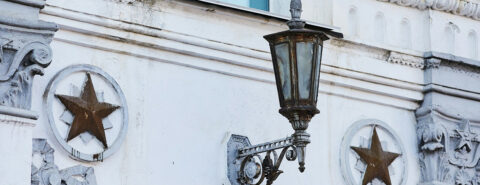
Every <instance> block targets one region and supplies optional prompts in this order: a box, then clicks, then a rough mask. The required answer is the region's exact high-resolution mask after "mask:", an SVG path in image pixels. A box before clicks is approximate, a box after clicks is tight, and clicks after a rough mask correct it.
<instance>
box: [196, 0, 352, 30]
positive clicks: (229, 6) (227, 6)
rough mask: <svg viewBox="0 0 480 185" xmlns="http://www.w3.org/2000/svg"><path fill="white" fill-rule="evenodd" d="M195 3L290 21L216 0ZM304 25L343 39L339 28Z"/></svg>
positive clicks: (200, 0)
mask: <svg viewBox="0 0 480 185" xmlns="http://www.w3.org/2000/svg"><path fill="white" fill-rule="evenodd" d="M195 1H196V2H197V3H200V4H203V5H205V6H207V7H210V8H211V9H212V11H214V10H215V8H225V9H230V10H235V11H239V12H243V13H248V14H252V15H255V16H261V17H266V18H269V19H275V20H278V21H283V22H287V21H288V20H290V17H286V16H283V15H279V14H275V13H271V12H266V11H262V10H257V9H253V8H247V7H242V6H237V5H233V4H229V3H223V2H219V1H216V0H195ZM189 2H190V1H189ZM306 23H307V24H306V25H305V28H306V29H310V30H316V31H322V32H324V33H325V34H327V35H329V36H332V37H336V38H343V34H342V33H340V32H338V31H335V30H339V28H337V27H333V26H328V25H324V24H320V23H315V22H311V21H306Z"/></svg>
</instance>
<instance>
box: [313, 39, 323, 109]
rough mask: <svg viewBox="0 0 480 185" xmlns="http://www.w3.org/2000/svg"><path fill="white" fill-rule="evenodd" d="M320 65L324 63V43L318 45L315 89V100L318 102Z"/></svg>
mask: <svg viewBox="0 0 480 185" xmlns="http://www.w3.org/2000/svg"><path fill="white" fill-rule="evenodd" d="M320 65H322V45H318V51H317V62H316V66H315V89H314V93H315V94H314V96H315V102H317V98H318V86H319V84H318V83H319V81H320Z"/></svg>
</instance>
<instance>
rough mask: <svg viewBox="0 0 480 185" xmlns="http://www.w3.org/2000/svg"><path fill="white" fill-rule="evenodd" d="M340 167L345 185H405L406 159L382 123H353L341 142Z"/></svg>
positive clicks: (401, 146)
mask: <svg viewBox="0 0 480 185" xmlns="http://www.w3.org/2000/svg"><path fill="white" fill-rule="evenodd" d="M340 157H341V158H340V165H341V168H342V169H341V170H342V175H343V178H344V179H345V182H346V184H348V185H367V184H368V185H383V184H386V185H405V183H406V180H407V179H406V177H407V166H406V164H407V157H406V156H405V149H404V147H403V145H402V143H401V142H400V139H399V137H398V136H397V135H396V134H395V133H394V132H393V130H392V129H391V128H390V127H389V126H388V125H387V124H385V123H384V122H382V121H380V120H375V119H367V120H360V121H357V122H355V123H354V124H353V125H352V126H351V127H350V128H349V129H348V131H347V133H346V135H345V136H344V138H343V141H342V145H341V150H340Z"/></svg>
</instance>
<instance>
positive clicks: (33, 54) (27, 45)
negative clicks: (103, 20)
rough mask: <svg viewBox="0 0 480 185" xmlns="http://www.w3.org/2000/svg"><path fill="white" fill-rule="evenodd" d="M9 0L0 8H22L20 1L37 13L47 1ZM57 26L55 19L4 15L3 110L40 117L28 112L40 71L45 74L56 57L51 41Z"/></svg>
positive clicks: (0, 53) (0, 39) (0, 44)
mask: <svg viewBox="0 0 480 185" xmlns="http://www.w3.org/2000/svg"><path fill="white" fill-rule="evenodd" d="M8 1H10V2H12V3H9V4H6V5H2V7H0V11H2V10H8V9H9V8H10V9H11V8H18V6H19V5H20V6H31V7H34V8H32V9H31V10H30V9H27V10H29V11H25V12H22V13H33V14H34V13H35V12H37V13H38V10H39V9H40V8H42V7H43V6H44V5H45V1H43V0H8ZM13 3H15V4H13ZM16 4H17V5H16ZM7 15H8V14H7ZM57 29H58V26H57V25H56V24H55V23H48V22H43V21H40V20H38V19H37V18H31V17H30V18H28V17H27V18H25V19H21V18H12V17H3V16H2V15H0V68H2V69H4V70H2V72H0V106H1V107H0V113H2V114H7V115H15V116H20V117H25V118H31V119H36V117H37V116H36V115H35V114H33V113H30V112H28V110H30V106H31V99H32V83H33V79H34V77H35V76H36V75H43V69H44V68H46V67H47V66H48V65H49V64H50V62H51V61H52V49H51V48H50V46H49V44H50V42H51V40H52V38H53V34H54V33H55V31H56V30H57ZM9 109H10V110H9ZM18 109H23V110H26V111H21V110H18Z"/></svg>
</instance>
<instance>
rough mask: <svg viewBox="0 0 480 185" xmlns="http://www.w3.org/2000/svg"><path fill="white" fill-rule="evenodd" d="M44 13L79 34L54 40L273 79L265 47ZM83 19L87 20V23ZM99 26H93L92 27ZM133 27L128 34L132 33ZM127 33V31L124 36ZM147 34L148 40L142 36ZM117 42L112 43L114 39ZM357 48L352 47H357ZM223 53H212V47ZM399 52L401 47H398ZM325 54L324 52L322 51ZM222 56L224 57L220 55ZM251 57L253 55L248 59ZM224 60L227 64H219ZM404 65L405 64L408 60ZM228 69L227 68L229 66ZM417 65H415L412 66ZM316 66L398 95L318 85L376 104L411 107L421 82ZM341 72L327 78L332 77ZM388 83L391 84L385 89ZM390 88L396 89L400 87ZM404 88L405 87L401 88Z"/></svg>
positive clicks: (348, 45)
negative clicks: (175, 56) (165, 53)
mask: <svg viewBox="0 0 480 185" xmlns="http://www.w3.org/2000/svg"><path fill="white" fill-rule="evenodd" d="M42 13H43V14H44V16H46V17H48V18H49V19H50V20H55V22H57V23H58V24H59V25H60V27H61V29H62V30H66V31H68V32H71V33H69V34H79V35H78V36H79V37H71V36H70V35H69V34H62V35H57V36H56V37H55V38H54V40H55V41H58V42H63V43H68V44H72V45H77V46H82V47H86V48H92V49H95V50H102V51H106V52H111V53H117V54H122V55H129V56H132V57H137V58H142V59H146V60H151V61H156V62H161V63H166V64H172V65H178V66H183V67H188V68H192V69H196V70H202V71H206V72H211V73H218V74H221V75H226V76H232V77H235V78H242V79H247V80H253V81H257V82H262V83H268V84H274V79H273V69H272V67H271V63H270V62H268V61H269V60H270V57H269V56H268V55H269V54H268V53H267V52H265V51H260V50H255V49H253V48H245V47H242V46H234V45H228V43H219V42H214V41H208V40H205V39H200V38H196V37H194V36H188V35H182V34H181V33H178V32H175V31H172V30H160V29H156V28H151V27H145V26H141V25H135V24H132V23H128V22H122V21H118V20H113V19H110V18H108V17H101V16H96V15H91V14H84V13H81V14H80V13H78V12H74V11H71V10H68V9H60V8H58V7H53V6H46V8H45V10H42ZM78 24H82V25H83V24H85V26H82V27H76V26H77V25H78ZM87 25H88V26H87ZM97 27H98V28H99V29H94V28H97ZM100 28H101V29H114V30H116V31H115V32H106V31H103V32H98V30H101V29H100ZM132 33H134V35H132ZM129 35H130V36H129ZM145 35H147V36H149V37H148V40H146V39H144V36H145ZM87 37H95V38H97V37H98V38H100V39H106V41H114V42H112V43H113V44H114V45H111V46H107V45H102V44H100V43H92V42H86V40H88V39H87ZM163 39H167V40H168V41H173V42H175V43H177V44H174V45H172V44H169V45H167V44H164V43H166V42H162V40H163ZM115 41H116V42H118V43H115ZM125 44H127V45H129V48H132V47H148V48H151V49H155V50H158V51H159V52H157V53H161V52H163V51H168V52H173V53H179V54H182V56H183V55H187V56H191V57H195V58H198V59H199V60H205V61H206V62H191V61H190V60H179V59H173V58H166V57H165V56H163V55H156V54H153V53H147V52H144V51H142V50H141V49H139V50H136V49H135V50H132V49H123V47H116V45H118V46H120V45H125ZM192 46H194V47H198V48H201V50H202V51H205V52H202V53H201V55H199V54H198V53H197V51H196V50H192V49H194V48H192ZM357 48H358V49H357ZM325 49H327V50H329V51H332V52H339V53H342V52H350V51H353V52H355V53H361V54H362V55H366V56H365V57H369V58H374V59H378V60H380V61H378V62H387V59H388V55H389V50H387V49H384V48H380V47H374V46H368V45H363V44H361V43H356V42H350V41H344V40H339V39H332V40H331V41H330V42H329V43H328V44H327V45H326V48H325ZM219 51H220V53H225V54H222V55H221V56H220V55H217V54H218V53H219ZM398 53H402V52H398ZM422 54H423V53H418V54H417V53H406V54H405V55H411V56H414V57H419V58H421V57H422ZM239 57H242V58H243V57H248V58H249V60H237V59H238V58H239ZM325 57H329V56H325ZM226 59H227V60H226ZM250 59H254V60H250ZM210 62H215V63H217V64H218V63H220V64H221V65H215V64H212V63H210ZM224 64H228V65H224ZM408 67H410V66H408ZM232 69H233V70H232ZM415 69H420V68H415ZM321 72H322V75H323V76H324V77H326V76H327V75H325V74H328V75H329V76H331V77H332V78H328V79H327V78H322V79H321V83H322V84H325V85H333V84H334V85H335V86H336V87H340V88H348V89H354V90H358V91H361V92H366V93H369V94H372V93H373V94H375V95H382V96H388V97H393V98H395V99H398V100H399V101H395V102H393V101H392V102H386V101H384V100H382V99H378V98H372V99H370V98H367V97H365V96H362V97H358V96H355V97H353V96H350V95H348V94H346V93H345V92H346V91H343V90H340V89H339V90H338V91H337V90H333V91H332V90H330V89H329V90H326V89H324V90H321V91H320V92H321V93H327V94H331V95H334V96H339V97H347V98H353V99H356V100H359V101H367V102H370V103H375V104H381V105H385V106H393V107H396V108H400V109H407V110H415V109H416V108H418V104H417V102H418V101H421V99H422V97H421V92H422V89H423V86H422V85H421V84H419V83H415V82H410V81H401V80H396V79H391V78H385V77H381V76H376V75H373V74H370V73H365V72H362V71H354V70H351V69H347V68H342V67H338V66H335V65H328V64H326V63H325V64H322V67H321ZM337 76H339V77H341V78H333V77H337ZM346 79H354V80H359V81H361V82H367V83H369V84H370V83H371V84H375V85H379V86H381V87H386V88H376V89H371V88H366V87H365V85H359V84H358V83H348V84H345V82H350V81H351V80H346ZM386 89H392V90H388V91H387V90H386ZM395 89H401V90H400V91H398V90H395ZM405 92H407V93H405Z"/></svg>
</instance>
